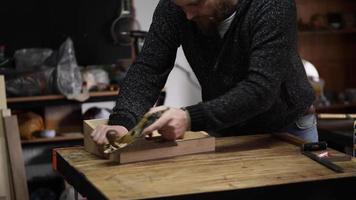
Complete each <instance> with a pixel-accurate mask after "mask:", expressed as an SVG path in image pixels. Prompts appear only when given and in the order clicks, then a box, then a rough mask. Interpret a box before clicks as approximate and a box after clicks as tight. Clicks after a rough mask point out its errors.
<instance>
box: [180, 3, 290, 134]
mask: <svg viewBox="0 0 356 200" xmlns="http://www.w3.org/2000/svg"><path fill="white" fill-rule="evenodd" d="M263 2H264V3H258V5H259V8H256V9H255V10H254V11H255V12H254V13H255V15H254V18H253V20H252V21H251V23H250V24H251V25H250V27H251V29H250V31H251V38H252V39H251V46H250V53H249V63H248V64H249V66H248V73H247V76H246V77H245V78H244V79H243V80H242V81H240V82H238V83H237V84H236V85H235V87H233V88H232V89H230V90H229V91H228V92H226V93H225V94H223V95H222V96H220V97H218V98H215V99H213V100H210V101H207V102H203V103H200V104H197V105H192V106H189V107H187V110H188V111H189V113H190V117H191V128H192V130H193V131H194V130H207V131H210V130H213V131H216V130H220V129H224V128H227V127H230V126H233V125H238V124H243V123H244V122H246V121H247V120H249V119H251V118H253V117H255V116H257V115H259V114H262V113H264V112H266V111H267V110H268V109H269V108H270V107H271V106H272V105H273V104H274V102H275V99H276V97H277V96H278V95H279V93H280V88H281V84H282V82H283V81H284V80H283V79H284V77H285V74H286V73H287V71H288V67H291V66H292V65H291V63H290V61H289V60H288V59H289V58H290V53H291V52H294V51H295V49H296V38H295V34H296V10H295V5H294V3H292V2H293V1H292V0H285V1H278V0H269V1H263Z"/></svg>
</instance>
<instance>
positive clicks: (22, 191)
mask: <svg viewBox="0 0 356 200" xmlns="http://www.w3.org/2000/svg"><path fill="white" fill-rule="evenodd" d="M4 125H5V134H6V141H7V146H8V152H9V160H10V166H11V172H12V182H13V184H14V191H15V199H17V200H27V199H29V193H28V188H27V178H26V173H25V163H24V159H23V153H22V147H21V140H20V131H19V128H18V123H17V117H16V116H15V115H13V116H9V117H4Z"/></svg>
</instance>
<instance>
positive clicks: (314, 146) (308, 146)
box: [301, 142, 344, 173]
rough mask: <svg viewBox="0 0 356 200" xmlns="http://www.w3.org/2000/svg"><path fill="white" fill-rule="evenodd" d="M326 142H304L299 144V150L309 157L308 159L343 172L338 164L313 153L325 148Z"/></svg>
mask: <svg viewBox="0 0 356 200" xmlns="http://www.w3.org/2000/svg"><path fill="white" fill-rule="evenodd" d="M327 146H328V145H327V143H326V142H313V143H304V144H302V146H301V151H302V154H303V155H305V156H307V157H309V158H310V159H312V160H314V161H316V162H318V163H320V164H322V165H324V166H325V167H327V168H329V169H331V170H333V171H335V172H338V173H342V172H344V170H343V168H341V167H340V166H338V165H336V164H334V163H333V162H331V161H330V160H328V159H327V158H326V157H322V156H318V155H316V154H314V153H313V151H322V150H326V149H327Z"/></svg>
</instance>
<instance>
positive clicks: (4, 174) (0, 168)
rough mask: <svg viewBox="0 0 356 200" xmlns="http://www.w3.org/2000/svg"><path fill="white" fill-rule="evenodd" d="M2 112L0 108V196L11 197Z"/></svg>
mask: <svg viewBox="0 0 356 200" xmlns="http://www.w3.org/2000/svg"><path fill="white" fill-rule="evenodd" d="M8 155H9V154H8V150H7V144H6V137H5V127H4V121H3V112H2V110H1V109H0V196H4V198H7V199H11V196H12V195H13V194H12V192H11V189H12V188H11V184H12V183H11V173H10V172H11V170H10V166H9V156H8Z"/></svg>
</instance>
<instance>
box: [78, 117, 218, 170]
mask: <svg viewBox="0 0 356 200" xmlns="http://www.w3.org/2000/svg"><path fill="white" fill-rule="evenodd" d="M106 123H107V120H86V121H84V147H85V149H86V150H87V151H88V152H90V153H93V154H95V155H98V156H101V157H105V158H107V156H108V155H105V154H104V153H102V147H98V146H97V145H96V144H95V143H94V142H93V140H92V139H91V137H90V134H91V132H92V131H93V130H94V129H95V127H96V126H98V125H100V124H106ZM212 151H215V138H214V137H211V136H209V135H208V134H207V133H205V132H186V133H185V136H184V139H179V140H176V141H163V140H162V139H160V136H154V137H153V138H152V139H151V140H146V139H144V138H143V139H139V140H137V141H135V142H134V143H133V144H131V145H130V146H128V147H125V148H123V149H122V150H120V151H117V152H115V153H113V154H111V155H110V157H109V158H110V159H111V160H113V161H116V162H118V163H120V164H124V163H132V162H139V161H146V160H155V159H163V158H169V157H174V156H180V155H187V154H195V153H204V152H212Z"/></svg>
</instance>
